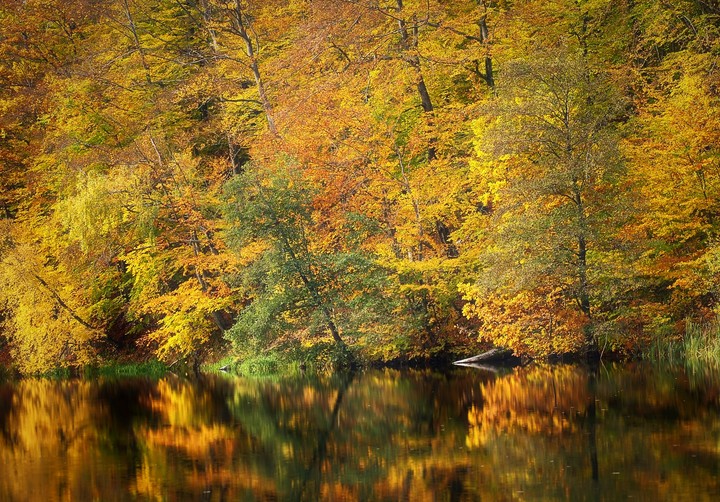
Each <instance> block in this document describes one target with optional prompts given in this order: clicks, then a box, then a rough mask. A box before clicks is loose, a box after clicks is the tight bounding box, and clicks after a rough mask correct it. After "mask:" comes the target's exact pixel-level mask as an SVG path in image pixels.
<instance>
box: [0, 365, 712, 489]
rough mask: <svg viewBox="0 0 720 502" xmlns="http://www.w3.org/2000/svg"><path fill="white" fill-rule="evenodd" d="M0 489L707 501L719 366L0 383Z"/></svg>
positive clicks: (536, 367)
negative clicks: (692, 370) (711, 368)
mask: <svg viewBox="0 0 720 502" xmlns="http://www.w3.org/2000/svg"><path fill="white" fill-rule="evenodd" d="M0 433H1V434H0V500H2V501H23V502H24V501H35V500H38V501H43V502H51V501H60V500H63V501H64V500H72V501H92V500H98V501H114V500H118V501H126V500H147V501H166V500H167V501H175V500H199V501H202V500H217V501H220V500H228V501H235V500H259V501H274V500H278V501H285V500H289V501H291V500H309V501H314V500H329V501H350V500H383V501H384V500H387V501H395V500H398V501H401V500H406V501H424V500H428V501H430V500H437V501H455V500H458V501H460V500H483V501H491V500H533V501H534V500H573V501H575V500H608V501H616V500H626V499H634V500H651V501H660V500H693V501H701V500H719V499H720V479H719V476H720V375H719V374H717V373H713V372H706V373H704V374H692V373H688V372H687V371H684V370H676V371H670V370H658V369H655V368H653V367H652V366H648V365H641V364H630V365H619V364H617V365H615V364H613V365H604V366H603V365H601V366H600V367H599V368H598V369H596V370H589V369H587V368H584V367H581V366H572V365H556V366H542V365H531V366H528V367H524V368H517V369H514V370H511V371H508V372H506V373H504V374H500V375H499V374H494V373H492V372H489V371H485V370H479V369H474V368H451V369H446V370H444V371H431V370H423V371H420V370H404V371H397V370H373V371H367V372H361V373H357V374H355V375H351V376H342V377H341V376H333V377H317V376H310V375H303V376H297V377H292V378H272V379H248V378H239V377H230V376H225V375H205V376H203V377H202V378H200V379H198V380H187V379H184V378H179V377H176V376H174V375H168V376H166V377H164V378H162V379H160V380H151V379H142V378H132V379H131V378H127V379H106V380H103V379H100V380H97V379H96V380H83V379H71V380H61V381H53V380H42V379H23V380H19V381H17V382H7V381H6V382H0Z"/></svg>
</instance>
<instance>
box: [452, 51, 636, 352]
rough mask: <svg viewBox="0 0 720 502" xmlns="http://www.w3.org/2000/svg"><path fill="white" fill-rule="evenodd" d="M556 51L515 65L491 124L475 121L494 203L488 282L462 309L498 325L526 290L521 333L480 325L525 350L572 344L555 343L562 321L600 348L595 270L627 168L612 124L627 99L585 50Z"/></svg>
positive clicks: (483, 265) (486, 257)
mask: <svg viewBox="0 0 720 502" xmlns="http://www.w3.org/2000/svg"><path fill="white" fill-rule="evenodd" d="M554 51H555V52H554V54H548V53H543V52H540V53H537V54H534V55H533V58H532V59H528V60H520V61H515V62H513V63H512V64H511V65H509V66H508V68H507V69H506V74H505V79H506V80H505V81H503V82H499V83H498V93H499V98H498V99H497V100H496V101H495V102H494V103H493V108H494V110H497V112H496V115H495V117H494V118H493V121H494V123H493V125H492V126H491V127H487V128H486V127H485V126H484V123H485V121H479V122H478V132H479V134H480V138H481V140H480V142H479V153H480V161H479V162H478V163H477V165H476V169H479V170H480V171H481V172H482V176H483V177H484V178H485V179H486V186H487V187H488V195H487V200H488V206H491V207H492V208H493V211H492V214H491V215H490V216H489V218H491V219H492V223H491V224H490V225H491V227H490V228H491V230H490V232H491V233H490V240H489V242H487V244H486V245H487V249H486V251H484V252H483V253H481V257H480V258H479V260H480V272H479V273H480V278H479V280H478V283H477V284H476V285H475V286H471V287H469V288H468V289H466V298H467V299H468V300H470V301H471V303H470V304H469V305H468V306H467V307H466V312H467V313H468V314H470V315H471V316H473V315H474V316H480V317H481V318H480V321H481V322H482V323H488V326H494V325H495V323H494V322H493V319H492V316H493V314H491V313H490V312H489V311H493V310H494V311H495V312H496V314H494V315H497V316H503V315H504V314H503V312H505V311H506V310H508V311H509V310H511V309H510V305H515V304H516V303H517V301H513V298H515V299H518V298H521V299H522V301H521V303H524V304H525V305H524V307H523V308H521V309H518V310H517V311H516V312H515V313H513V314H511V317H515V319H510V320H509V321H510V323H511V324H515V325H516V326H518V327H520V328H521V329H519V330H518V331H513V332H511V333H507V336H505V337H503V336H502V335H501V334H499V333H495V334H494V333H493V331H492V330H490V331H487V330H485V331H483V332H484V333H485V336H486V337H488V338H490V339H493V338H496V339H495V341H496V342H497V343H499V344H501V345H502V344H506V345H508V346H510V347H511V348H515V349H517V350H518V351H519V352H522V351H525V352H534V353H548V352H556V351H557V348H558V347H562V348H563V350H568V349H573V348H575V347H572V344H569V346H568V345H567V344H565V343H564V342H563V341H562V340H553V337H556V336H558V327H563V324H569V325H571V326H574V327H582V326H583V325H584V326H585V337H584V340H583V344H584V346H585V348H586V349H589V350H593V349H594V348H595V347H596V339H595V334H594V333H593V330H592V329H591V322H592V321H593V320H594V317H595V315H596V314H597V311H598V307H599V305H597V304H596V303H594V297H596V295H597V293H596V292H595V291H594V290H593V283H592V278H593V277H596V276H597V274H598V270H596V269H598V268H599V267H601V265H602V260H601V256H602V254H601V253H602V251H603V244H604V243H607V241H608V237H611V236H612V232H613V226H612V225H609V222H610V221H612V220H611V219H609V218H610V217H611V215H612V212H613V210H614V209H613V208H612V206H611V205H610V203H609V201H610V200H611V195H612V194H613V193H615V191H616V189H617V187H619V184H620V182H621V181H622V176H623V163H622V161H621V159H620V157H619V153H618V140H619V138H618V135H617V132H616V126H615V121H616V120H617V117H618V116H619V114H620V113H621V112H622V100H621V99H619V98H618V96H617V93H616V92H615V91H614V89H613V87H612V83H611V82H610V81H609V80H608V79H607V77H606V76H604V75H602V74H600V73H597V72H593V71H592V70H591V69H590V68H588V67H587V65H586V63H585V61H584V59H583V57H582V55H581V54H578V53H577V52H575V51H574V50H573V49H571V48H568V47H562V46H558V47H556V48H555V49H554ZM493 298H495V300H493ZM498 300H499V301H498ZM508 302H510V303H508ZM573 305H574V307H573ZM523 312H526V314H523ZM575 313H579V314H581V315H582V317H583V318H584V320H582V321H580V320H579V319H578V317H577V315H576V314H575ZM485 316H487V318H485ZM528 316H530V317H528ZM507 321H508V319H506V322H507ZM565 328H566V326H565ZM528 331H529V332H528ZM570 331H571V330H570ZM565 333H568V330H567V329H566V330H565ZM531 348H532V350H530V349H531Z"/></svg>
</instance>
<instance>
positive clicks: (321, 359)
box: [205, 342, 360, 377]
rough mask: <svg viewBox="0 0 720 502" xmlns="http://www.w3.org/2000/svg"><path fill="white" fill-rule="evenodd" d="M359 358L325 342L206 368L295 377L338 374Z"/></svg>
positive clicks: (231, 359)
mask: <svg viewBox="0 0 720 502" xmlns="http://www.w3.org/2000/svg"><path fill="white" fill-rule="evenodd" d="M359 359H360V356H359V355H358V353H357V351H355V350H353V349H352V348H350V347H347V346H340V345H337V344H336V343H334V342H328V343H325V342H321V343H317V344H315V345H312V346H309V347H302V346H295V347H291V348H288V349H286V350H284V351H271V352H265V353H261V354H254V355H248V356H245V357H238V356H228V357H225V358H223V359H221V360H220V361H218V362H216V363H214V364H211V365H207V366H206V367H205V369H207V370H210V371H221V370H222V371H226V372H228V373H232V374H235V375H240V376H253V377H264V376H277V375H293V374H298V373H301V372H304V371H309V372H313V373H334V372H337V371H342V370H347V369H351V368H354V367H356V366H357V365H358V364H359Z"/></svg>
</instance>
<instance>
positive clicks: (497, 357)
mask: <svg viewBox="0 0 720 502" xmlns="http://www.w3.org/2000/svg"><path fill="white" fill-rule="evenodd" d="M477 363H483V364H484V365H488V364H495V365H511V366H514V365H516V364H520V358H519V357H517V356H515V355H513V352H512V350H508V349H500V348H494V349H490V350H488V351H487V352H483V353H482V354H478V355H477V356H472V357H468V358H466V359H461V360H459V361H455V362H454V363H453V364H457V365H458V366H463V365H468V364H477Z"/></svg>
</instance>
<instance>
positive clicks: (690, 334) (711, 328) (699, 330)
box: [643, 317, 720, 367]
mask: <svg viewBox="0 0 720 502" xmlns="http://www.w3.org/2000/svg"><path fill="white" fill-rule="evenodd" d="M643 357H644V358H645V359H649V360H651V361H655V362H662V363H666V364H670V365H677V364H685V365H689V366H697V365H710V366H718V367H720V317H717V318H715V319H713V320H712V321H710V322H697V321H693V320H692V319H688V320H687V321H686V322H685V333H684V335H683V336H682V338H677V337H658V338H656V339H655V340H654V341H653V343H652V344H651V345H650V346H649V347H648V348H647V349H646V350H645V351H644V352H643Z"/></svg>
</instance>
